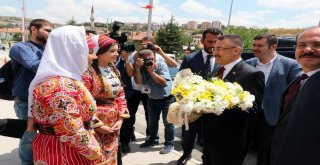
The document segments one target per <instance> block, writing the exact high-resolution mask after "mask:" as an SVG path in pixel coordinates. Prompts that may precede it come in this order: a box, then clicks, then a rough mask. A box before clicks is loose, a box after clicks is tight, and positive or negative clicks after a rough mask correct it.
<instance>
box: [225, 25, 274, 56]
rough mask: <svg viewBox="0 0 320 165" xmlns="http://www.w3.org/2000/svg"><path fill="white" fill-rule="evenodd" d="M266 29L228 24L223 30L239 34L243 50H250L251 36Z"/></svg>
mask: <svg viewBox="0 0 320 165" xmlns="http://www.w3.org/2000/svg"><path fill="white" fill-rule="evenodd" d="M267 32H268V29H259V28H256V27H250V28H246V27H244V26H229V27H228V28H227V29H225V30H224V33H225V34H236V35H240V36H241V37H242V39H243V43H244V50H245V51H251V49H252V44H253V38H254V37H255V36H256V35H258V34H263V33H267Z"/></svg>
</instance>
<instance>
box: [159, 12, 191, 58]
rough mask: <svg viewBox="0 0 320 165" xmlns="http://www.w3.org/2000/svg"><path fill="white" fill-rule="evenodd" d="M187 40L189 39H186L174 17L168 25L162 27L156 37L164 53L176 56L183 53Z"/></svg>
mask: <svg viewBox="0 0 320 165" xmlns="http://www.w3.org/2000/svg"><path fill="white" fill-rule="evenodd" d="M186 39H187V40H189V39H188V37H185V34H184V33H183V31H182V30H181V28H180V27H179V25H178V23H177V22H176V21H175V19H174V18H173V17H171V19H170V20H169V22H168V23H166V24H163V25H162V26H161V28H160V29H159V30H158V32H157V34H156V37H155V40H156V42H157V44H158V45H159V46H160V47H161V48H162V49H163V51H164V52H166V53H175V54H178V53H179V52H182V46H183V45H184V44H185V43H186Z"/></svg>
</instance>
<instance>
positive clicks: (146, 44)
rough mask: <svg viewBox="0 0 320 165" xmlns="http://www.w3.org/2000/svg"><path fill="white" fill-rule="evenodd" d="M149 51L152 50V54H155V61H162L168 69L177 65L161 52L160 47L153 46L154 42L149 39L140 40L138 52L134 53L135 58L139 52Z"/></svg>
mask: <svg viewBox="0 0 320 165" xmlns="http://www.w3.org/2000/svg"><path fill="white" fill-rule="evenodd" d="M144 49H149V50H152V51H153V52H154V53H156V61H163V62H165V63H166V64H167V65H168V66H169V67H177V66H178V63H177V62H176V61H175V60H174V59H173V58H171V57H170V56H168V55H167V54H166V53H164V52H163V50H162V49H161V47H160V46H159V45H156V44H155V41H154V40H153V38H151V37H144V38H142V40H141V42H140V46H139V50H138V51H137V52H136V53H135V55H134V56H135V58H137V55H138V53H139V51H141V50H144Z"/></svg>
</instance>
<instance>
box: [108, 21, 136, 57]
mask: <svg viewBox="0 0 320 165" xmlns="http://www.w3.org/2000/svg"><path fill="white" fill-rule="evenodd" d="M122 26H124V23H122V22H119V21H114V22H113V25H112V32H110V38H112V39H114V40H116V41H118V43H119V53H120V52H121V51H122V50H126V51H128V52H133V51H135V47H134V45H126V44H125V42H127V40H128V37H129V36H130V35H131V33H130V32H122V33H120V35H119V33H118V31H119V30H120V27H122Z"/></svg>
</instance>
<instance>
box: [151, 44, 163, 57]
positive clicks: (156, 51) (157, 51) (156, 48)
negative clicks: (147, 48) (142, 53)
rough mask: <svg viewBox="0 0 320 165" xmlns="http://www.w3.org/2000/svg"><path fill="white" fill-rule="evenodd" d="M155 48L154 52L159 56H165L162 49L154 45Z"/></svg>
mask: <svg viewBox="0 0 320 165" xmlns="http://www.w3.org/2000/svg"><path fill="white" fill-rule="evenodd" d="M153 47H154V52H155V53H157V54H160V55H161V54H164V52H163V50H162V49H161V47H160V46H159V45H153Z"/></svg>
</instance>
